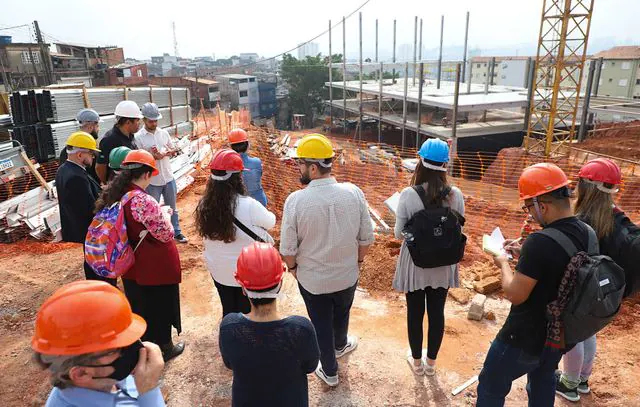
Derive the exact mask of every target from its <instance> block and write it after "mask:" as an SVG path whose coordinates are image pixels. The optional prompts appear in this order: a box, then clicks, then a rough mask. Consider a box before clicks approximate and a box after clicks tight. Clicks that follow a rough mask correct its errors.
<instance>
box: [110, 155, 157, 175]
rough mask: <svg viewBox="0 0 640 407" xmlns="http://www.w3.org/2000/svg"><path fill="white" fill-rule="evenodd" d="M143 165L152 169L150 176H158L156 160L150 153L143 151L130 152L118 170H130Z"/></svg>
mask: <svg viewBox="0 0 640 407" xmlns="http://www.w3.org/2000/svg"><path fill="white" fill-rule="evenodd" d="M143 165H146V166H147V167H151V168H153V173H152V174H151V175H158V174H160V171H158V168H157V167H156V159H155V158H153V156H152V155H151V153H150V152H148V151H144V150H131V152H129V154H127V156H126V157H125V158H124V160H123V161H122V164H120V168H122V169H124V170H132V169H134V168H140V167H141V166H143Z"/></svg>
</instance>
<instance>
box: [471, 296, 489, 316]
mask: <svg viewBox="0 0 640 407" xmlns="http://www.w3.org/2000/svg"><path fill="white" fill-rule="evenodd" d="M486 301H487V296H486V295H484V294H476V295H475V297H473V300H471V305H470V306H469V312H468V313H467V318H468V319H473V320H475V321H480V320H482V316H483V315H484V303H485V302H486Z"/></svg>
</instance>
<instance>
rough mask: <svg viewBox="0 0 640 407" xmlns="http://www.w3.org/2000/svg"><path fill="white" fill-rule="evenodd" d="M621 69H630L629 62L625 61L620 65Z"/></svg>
mask: <svg viewBox="0 0 640 407" xmlns="http://www.w3.org/2000/svg"><path fill="white" fill-rule="evenodd" d="M622 69H624V70H625V71H627V70H629V69H631V62H629V61H625V62H623V63H622Z"/></svg>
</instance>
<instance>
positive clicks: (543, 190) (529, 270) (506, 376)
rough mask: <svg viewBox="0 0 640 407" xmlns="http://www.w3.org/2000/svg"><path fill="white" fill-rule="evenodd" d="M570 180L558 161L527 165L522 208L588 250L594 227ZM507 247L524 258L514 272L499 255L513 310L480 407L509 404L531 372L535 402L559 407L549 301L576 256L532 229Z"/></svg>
mask: <svg viewBox="0 0 640 407" xmlns="http://www.w3.org/2000/svg"><path fill="white" fill-rule="evenodd" d="M569 184H570V181H569V179H568V178H567V176H566V174H565V173H564V171H562V169H560V168H559V167H558V166H556V165H554V164H549V163H540V164H535V165H532V166H530V167H527V168H525V169H524V171H523V172H522V174H521V176H520V179H519V181H518V190H519V192H520V199H522V200H523V201H524V205H523V207H522V209H523V210H524V211H525V213H530V214H531V216H532V217H533V219H534V220H535V221H536V222H537V223H539V224H540V225H541V226H542V227H543V228H544V229H555V230H556V231H558V232H560V233H562V234H563V235H564V236H566V237H567V238H568V239H570V240H571V242H572V243H573V244H574V245H575V246H576V248H577V249H578V250H582V251H587V249H588V245H589V233H590V231H589V226H588V225H586V224H585V223H583V222H581V221H580V220H579V219H578V218H577V217H576V216H574V213H573V208H572V207H571V201H570V196H571V192H570V190H569ZM505 249H507V251H509V252H511V253H513V254H514V256H516V257H518V263H517V265H516V271H515V272H513V271H512V269H511V266H510V265H509V260H508V258H507V256H506V255H500V256H496V257H495V258H494V262H495V264H496V265H497V266H498V267H499V268H500V270H501V275H502V289H503V290H504V295H505V297H506V298H507V299H508V300H509V301H511V304H512V305H511V311H510V312H509V315H508V316H507V319H506V321H505V323H504V325H503V327H502V329H501V330H500V332H499V333H498V335H497V337H496V338H495V339H494V340H493V342H492V344H491V347H490V349H489V352H488V353H487V356H486V359H485V362H484V366H483V368H482V371H481V373H480V376H479V383H478V401H477V406H479V407H486V406H491V407H493V406H503V405H504V402H505V397H506V396H507V394H508V393H509V391H510V390H511V384H512V382H513V381H514V380H516V379H518V378H519V377H521V376H524V375H525V374H526V375H527V378H528V384H527V393H528V395H529V405H530V406H540V407H545V406H553V404H554V400H555V390H556V377H555V370H556V367H557V366H558V363H559V362H560V359H561V357H562V354H561V351H560V349H557V348H556V347H553V346H547V344H548V343H549V342H548V332H547V305H548V304H549V303H550V302H552V301H554V300H555V299H556V298H557V297H558V289H559V287H560V285H561V284H564V283H562V280H563V277H564V275H565V270H566V269H567V266H568V264H569V261H570V260H571V259H570V257H569V255H568V254H567V252H566V251H565V249H564V248H563V247H562V246H561V245H560V244H559V243H557V242H556V241H555V240H554V239H552V238H551V237H549V236H547V235H544V234H541V233H532V234H531V235H529V237H527V238H526V239H525V240H524V242H523V243H522V244H521V245H520V244H519V243H518V242H516V241H512V240H511V241H507V242H506V244H505Z"/></svg>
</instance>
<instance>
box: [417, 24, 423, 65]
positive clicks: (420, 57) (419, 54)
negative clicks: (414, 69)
mask: <svg viewBox="0 0 640 407" xmlns="http://www.w3.org/2000/svg"><path fill="white" fill-rule="evenodd" d="M418 61H422V19H420V45H419V46H418Z"/></svg>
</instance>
